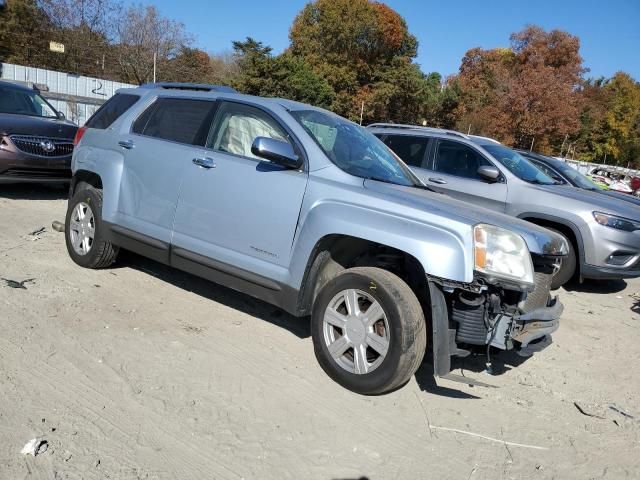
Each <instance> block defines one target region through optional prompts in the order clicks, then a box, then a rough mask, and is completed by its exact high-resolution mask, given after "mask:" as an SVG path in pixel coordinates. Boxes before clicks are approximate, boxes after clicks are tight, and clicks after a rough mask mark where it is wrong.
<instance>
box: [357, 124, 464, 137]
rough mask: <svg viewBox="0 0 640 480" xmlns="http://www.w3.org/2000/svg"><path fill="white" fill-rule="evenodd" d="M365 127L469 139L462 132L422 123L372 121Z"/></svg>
mask: <svg viewBox="0 0 640 480" xmlns="http://www.w3.org/2000/svg"><path fill="white" fill-rule="evenodd" d="M367 128H370V129H376V130H400V131H407V132H412V133H431V134H435V135H443V136H445V135H448V136H453V137H459V138H464V139H465V140H471V138H470V137H469V136H468V135H465V134H464V133H460V132H456V131H455V130H446V129H444V128H433V127H424V126H422V125H404V124H401V123H372V124H370V125H367Z"/></svg>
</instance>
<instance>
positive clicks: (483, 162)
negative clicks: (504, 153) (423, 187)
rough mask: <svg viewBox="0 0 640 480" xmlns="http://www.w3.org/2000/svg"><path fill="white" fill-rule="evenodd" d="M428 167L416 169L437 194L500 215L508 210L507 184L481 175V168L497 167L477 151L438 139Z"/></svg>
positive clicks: (461, 144) (462, 144) (467, 146)
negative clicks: (479, 173) (487, 179)
mask: <svg viewBox="0 0 640 480" xmlns="http://www.w3.org/2000/svg"><path fill="white" fill-rule="evenodd" d="M428 166H429V167H430V169H416V174H417V175H418V176H419V177H420V179H421V180H422V181H423V182H425V183H426V184H427V185H429V186H430V187H431V188H433V189H434V190H437V191H440V192H443V193H447V194H449V195H451V196H452V197H453V198H458V199H460V200H464V201H467V202H470V203H473V204H474V205H480V206H482V207H486V208H490V209H492V210H496V211H499V212H504V211H505V210H506V201H507V184H506V181H505V179H504V178H503V177H502V176H501V177H500V178H499V179H498V181H497V182H488V181H486V180H485V179H483V178H482V177H481V176H480V175H478V168H480V167H481V166H494V165H493V163H491V162H490V161H489V160H488V159H487V158H485V157H484V156H483V155H482V154H481V153H480V152H479V151H477V150H476V149H475V148H472V147H470V146H469V145H466V144H464V143H462V142H457V141H455V140H443V139H437V140H436V144H435V146H434V148H433V149H432V159H431V161H429V162H428Z"/></svg>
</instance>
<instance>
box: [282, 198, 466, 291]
mask: <svg viewBox="0 0 640 480" xmlns="http://www.w3.org/2000/svg"><path fill="white" fill-rule="evenodd" d="M454 227H457V228H459V231H456V230H455V229H454V228H451V229H446V228H444V227H443V226H441V225H438V224H436V223H435V222H434V223H433V224H429V223H425V222H423V221H417V220H415V219H411V218H409V217H405V216H403V215H402V214H401V213H397V214H391V213H389V212H385V211H381V210H376V209H374V208H371V207H363V206H361V205H355V204H350V203H347V202H343V201H336V200H331V201H322V202H318V203H316V204H315V205H314V206H313V208H311V209H310V210H309V212H308V213H307V215H306V216H305V218H304V221H303V222H302V227H301V230H300V232H299V235H298V237H297V239H296V241H295V243H294V245H293V255H292V264H291V269H290V274H291V286H292V287H294V288H297V289H300V287H301V284H302V281H303V277H304V273H305V269H306V266H307V262H308V260H309V259H310V258H311V256H312V255H313V252H314V249H315V247H316V245H317V244H318V243H319V242H320V241H321V240H322V239H323V238H325V237H327V236H329V235H345V236H350V237H355V238H359V239H363V240H368V241H371V242H376V243H379V244H382V245H386V246H389V247H392V248H395V249H397V250H400V251H403V252H405V253H407V254H409V255H411V256H413V257H415V258H416V259H417V260H418V261H419V262H420V264H421V265H422V267H423V269H424V271H425V273H426V274H427V275H431V276H436V277H441V278H446V279H449V280H455V281H459V282H467V283H469V282H471V281H472V280H473V258H472V251H473V249H472V245H471V239H472V238H471V227H469V226H463V225H458V224H455V225H454Z"/></svg>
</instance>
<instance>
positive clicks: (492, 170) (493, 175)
mask: <svg viewBox="0 0 640 480" xmlns="http://www.w3.org/2000/svg"><path fill="white" fill-rule="evenodd" d="M478 175H480V176H481V177H482V178H483V179H485V180H486V181H487V182H491V183H493V182H496V181H497V180H498V178H499V177H500V170H498V169H497V168H496V167H494V166H493V165H483V166H482V167H480V168H478Z"/></svg>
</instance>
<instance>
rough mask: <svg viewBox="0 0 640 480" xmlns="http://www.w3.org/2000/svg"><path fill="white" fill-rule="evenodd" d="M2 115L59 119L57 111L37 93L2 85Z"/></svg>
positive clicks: (0, 110) (0, 91) (0, 94)
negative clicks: (10, 114)
mask: <svg viewBox="0 0 640 480" xmlns="http://www.w3.org/2000/svg"><path fill="white" fill-rule="evenodd" d="M0 113H13V114H16V115H30V116H32V117H45V118H58V115H57V114H56V111H55V110H54V109H53V108H52V107H51V105H49V103H47V101H46V100H45V99H44V98H42V97H41V96H40V95H38V94H37V93H36V92H31V91H27V90H22V89H19V88H13V87H8V86H5V85H0Z"/></svg>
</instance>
